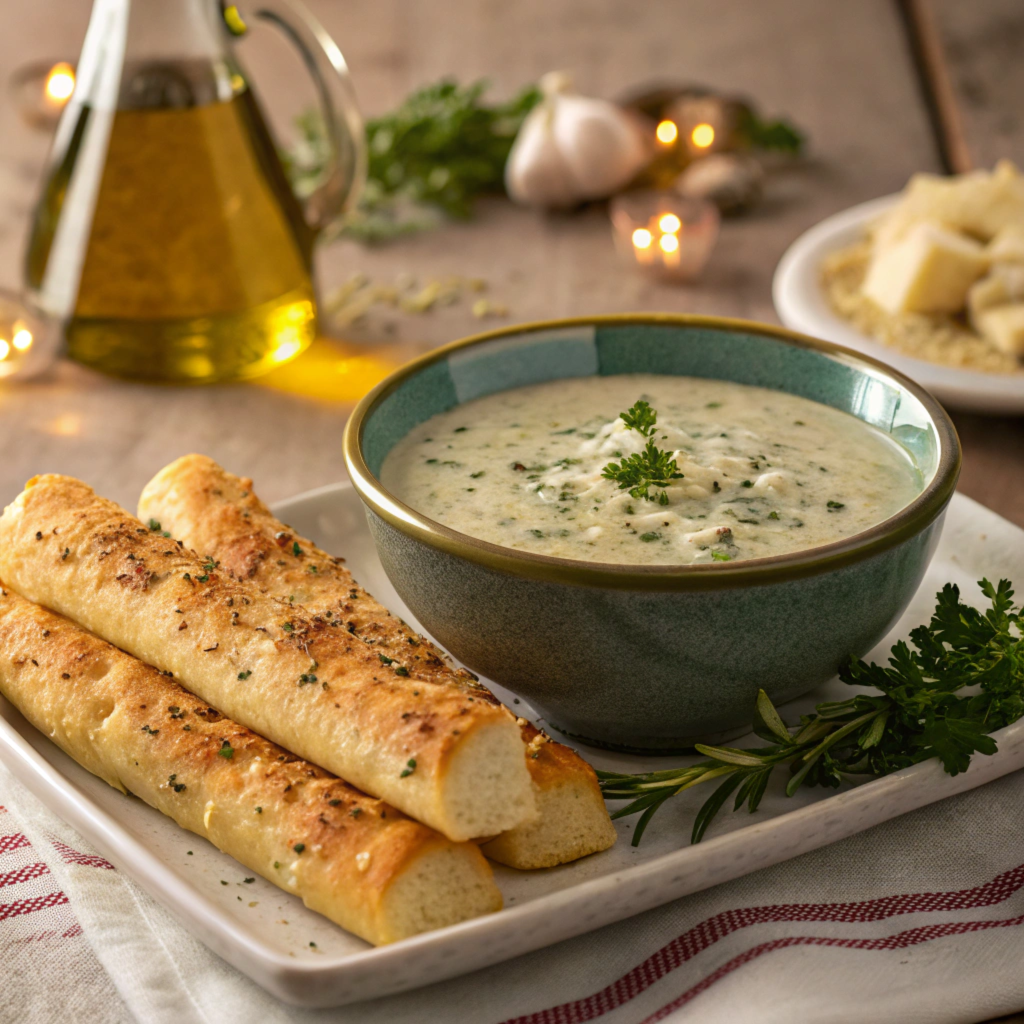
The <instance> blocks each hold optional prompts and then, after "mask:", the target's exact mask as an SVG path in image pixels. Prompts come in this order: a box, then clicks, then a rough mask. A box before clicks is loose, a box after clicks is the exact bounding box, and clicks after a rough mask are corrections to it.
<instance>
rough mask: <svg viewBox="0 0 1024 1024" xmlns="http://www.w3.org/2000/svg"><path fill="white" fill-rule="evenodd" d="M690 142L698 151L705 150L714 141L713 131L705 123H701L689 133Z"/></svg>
mask: <svg viewBox="0 0 1024 1024" xmlns="http://www.w3.org/2000/svg"><path fill="white" fill-rule="evenodd" d="M690 141H691V142H692V143H693V144H694V145H695V146H696V147H697V148H698V149H707V148H708V146H710V145H711V143H712V142H714V141H715V129H714V128H712V127H711V125H709V124H707V123H706V122H702V123H701V124H699V125H697V126H696V127H695V128H694V129H693V131H692V132H690Z"/></svg>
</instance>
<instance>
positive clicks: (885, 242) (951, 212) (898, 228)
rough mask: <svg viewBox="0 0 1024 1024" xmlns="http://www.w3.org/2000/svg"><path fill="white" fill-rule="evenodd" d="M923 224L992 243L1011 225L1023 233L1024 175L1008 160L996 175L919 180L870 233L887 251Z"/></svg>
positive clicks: (981, 172)
mask: <svg viewBox="0 0 1024 1024" xmlns="http://www.w3.org/2000/svg"><path fill="white" fill-rule="evenodd" d="M921 222H933V223H938V224H944V225H946V227H948V228H950V229H951V230H953V231H962V232H964V233H966V234H968V235H972V236H973V237H975V238H980V239H981V240H982V241H984V242H987V241H989V240H990V239H991V238H992V237H993V236H994V235H996V234H997V233H998V232H1000V231H1002V230H1003V229H1004V228H1005V227H1006V226H1007V225H1008V224H1014V225H1016V226H1017V227H1024V175H1022V174H1021V173H1020V171H1018V170H1017V168H1016V167H1014V165H1013V164H1012V163H1010V161H1009V160H1000V161H999V163H998V164H996V166H995V169H994V170H993V171H992V172H991V173H990V172H989V171H984V170H978V171H972V172H971V173H969V174H960V175H956V176H955V177H952V178H945V177H939V176H937V175H934V174H915V175H914V177H913V178H911V179H910V182H909V184H908V185H907V188H906V189H905V190H904V193H903V196H902V198H901V199H900V201H899V203H897V205H896V206H895V207H893V208H892V209H891V210H889V211H888V213H886V214H884V215H883V216H882V217H881V219H880V220H879V221H878V222H877V223H876V224H875V225H873V227H872V234H873V236H874V239H875V241H876V242H877V243H878V244H879V245H881V246H884V247H887V246H889V245H892V244H894V243H896V242H898V241H902V240H903V238H905V237H906V235H907V233H908V231H910V230H911V229H912V228H913V227H914V225H916V224H920V223H921Z"/></svg>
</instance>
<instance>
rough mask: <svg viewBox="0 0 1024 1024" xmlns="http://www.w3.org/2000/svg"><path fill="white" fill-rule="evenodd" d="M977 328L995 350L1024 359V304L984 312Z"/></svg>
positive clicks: (998, 307) (997, 307)
mask: <svg viewBox="0 0 1024 1024" xmlns="http://www.w3.org/2000/svg"><path fill="white" fill-rule="evenodd" d="M977 326H978V330H980V331H981V333H982V335H983V336H984V337H986V338H988V340H989V341H991V342H992V344H993V345H995V346H996V347H997V348H999V349H1002V351H1004V352H1009V354H1010V355H1011V356H1017V357H1018V358H1022V359H1024V302H1014V303H1013V304H1011V305H1008V306H996V307H995V308H994V309H987V310H985V311H984V312H983V313H981V314H980V316H979V317H978V323H977Z"/></svg>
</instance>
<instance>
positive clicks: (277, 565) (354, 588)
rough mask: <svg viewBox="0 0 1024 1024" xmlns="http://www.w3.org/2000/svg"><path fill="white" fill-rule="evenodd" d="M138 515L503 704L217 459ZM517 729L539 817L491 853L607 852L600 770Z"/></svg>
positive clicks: (182, 471) (189, 467) (391, 652)
mask: <svg viewBox="0 0 1024 1024" xmlns="http://www.w3.org/2000/svg"><path fill="white" fill-rule="evenodd" d="M139 518H140V519H143V520H147V521H148V520H151V521H153V522H157V521H159V522H160V523H161V526H162V528H163V529H165V530H167V531H169V532H170V533H171V534H172V536H174V537H177V538H179V539H181V540H184V541H185V543H186V544H188V545H189V546H190V547H192V548H195V550H197V551H199V552H201V553H203V554H208V555H211V556H212V557H214V558H216V559H219V561H220V565H221V568H223V569H226V570H227V571H228V572H230V573H231V574H232V575H234V576H235V577H237V578H239V579H248V580H251V581H252V582H254V583H255V584H257V585H258V586H259V587H260V588H261V589H262V590H263V591H264V592H265V593H267V594H268V595H270V596H271V597H277V598H279V599H282V600H288V601H289V602H291V603H294V604H297V605H301V606H302V607H303V609H304V613H305V614H310V615H312V616H313V617H319V618H320V619H322V620H325V621H326V620H331V619H333V620H335V621H336V620H337V619H338V618H341V619H342V621H343V622H344V625H345V628H346V629H347V630H349V631H350V632H351V633H353V634H354V635H356V636H358V637H360V638H362V639H363V640H365V641H367V642H368V643H371V644H373V645H374V646H375V648H376V649H377V650H378V651H384V652H386V653H387V655H388V656H389V657H395V658H401V657H402V656H403V654H404V653H405V652H407V651H408V650H409V649H410V647H413V649H414V650H415V651H416V653H417V656H416V658H415V659H414V660H413V661H412V662H410V663H409V668H410V672H411V673H412V674H413V676H414V677H415V678H416V679H419V680H423V681H424V682H432V683H438V684H443V683H444V682H445V681H446V680H457V681H458V682H459V683H460V684H461V685H465V686H471V687H473V688H474V689H473V692H474V693H476V694H479V696H480V697H481V698H483V699H486V700H490V701H493V702H495V703H497V698H495V697H494V695H493V694H492V693H491V692H490V691H489V690H487V689H486V688H485V687H484V686H483V685H482V684H480V683H479V682H478V681H477V679H476V677H475V676H474V675H472V674H471V673H469V672H467V671H466V670H465V669H457V668H455V667H453V666H452V665H450V664H449V663H448V662H447V660H446V659H445V656H444V654H443V653H442V652H441V651H440V650H439V649H438V648H437V647H435V646H434V644H432V643H431V642H430V641H429V640H427V639H426V638H425V637H423V636H420V635H419V634H417V633H416V632H415V631H414V630H412V629H410V628H409V627H408V626H407V625H406V624H405V623H404V622H403V621H402V620H401V619H399V618H398V617H397V616H395V615H392V614H391V613H390V612H389V611H388V610H387V609H386V608H385V607H384V606H383V605H381V604H380V603H379V602H378V601H376V600H375V599H374V598H373V597H372V595H370V594H369V593H367V591H365V590H364V589H363V588H362V587H361V586H359V584H358V583H356V581H355V580H354V579H353V577H352V574H351V572H349V570H348V568H347V567H346V566H345V561H344V559H343V558H338V557H335V556H332V555H329V554H327V552H325V551H322V550H321V549H320V548H318V547H317V546H316V545H315V544H314V543H313V542H312V541H311V540H309V539H307V538H305V537H301V536H299V535H298V534H296V533H295V532H294V531H293V530H291V529H290V528H289V527H287V526H285V525H284V524H283V523H282V522H280V521H279V520H278V519H277V518H276V517H275V516H274V514H273V513H272V512H271V511H270V509H269V508H267V506H266V505H265V504H264V503H263V502H262V501H260V499H259V498H258V497H257V495H256V493H255V491H254V490H253V484H252V480H250V479H248V478H245V477H237V476H235V475H234V474H232V473H229V472H227V471H226V470H225V469H223V468H222V467H221V466H220V465H218V464H217V463H216V462H215V461H214V460H213V459H210V458H208V457H207V456H204V455H186V456H184V457H182V458H180V459H178V460H176V461H175V462H173V463H171V465H169V466H167V467H166V468H164V469H163V470H161V471H160V472H159V473H158V474H157V475H156V476H155V477H154V478H153V479H152V480H151V481H150V482H149V484H147V485H146V488H145V489H144V490H143V492H142V496H141V498H140V501H139ZM519 723H520V727H521V731H522V736H523V741H524V742H525V744H526V745H527V749H528V760H527V767H528V768H529V770H530V775H531V777H532V779H533V782H534V788H535V792H536V794H537V798H538V801H539V806H538V810H539V812H540V813H539V814H538V815H537V817H535V818H534V819H533V820H532V821H530V822H527V823H524V824H522V825H520V826H517V827H515V828H513V829H512V830H510V831H507V832H505V833H504V834H503V835H502V836H501V837H500V838H498V839H495V840H493V841H492V842H489V843H487V844H486V845H485V846H484V851H485V852H486V853H487V855H488V856H489V857H492V858H493V859H495V860H498V861H501V862H502V863H504V864H508V865H510V866H511V867H517V868H541V867H553V866H554V865H556V864H562V863H565V862H567V861H570V860H575V859H577V858H579V857H583V856H586V855H587V854H590V853H596V852H598V851H600V850H606V849H608V848H609V847H610V846H612V845H613V843H614V842H615V838H616V835H615V828H614V826H613V825H612V822H611V820H610V818H609V816H608V811H607V809H606V808H605V804H604V800H603V798H602V796H601V791H600V788H599V786H598V783H597V776H596V775H595V773H594V770H593V769H592V768H591V767H590V765H589V764H587V762H586V761H584V760H583V759H582V758H581V757H580V756H579V755H578V754H576V753H575V752H574V751H572V750H570V749H569V748H568V747H566V746H563V745H562V744H560V743H555V742H553V741H551V740H549V739H548V737H547V736H546V735H545V734H543V733H542V732H540V730H538V729H537V728H536V727H535V726H533V725H532V724H531V723H529V722H527V721H526V720H525V719H519Z"/></svg>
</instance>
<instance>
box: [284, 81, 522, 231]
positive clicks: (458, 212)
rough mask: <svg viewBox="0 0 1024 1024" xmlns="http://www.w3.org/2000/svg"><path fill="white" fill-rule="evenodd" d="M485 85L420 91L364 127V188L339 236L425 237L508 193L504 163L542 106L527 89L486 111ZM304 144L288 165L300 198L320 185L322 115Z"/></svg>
mask: <svg viewBox="0 0 1024 1024" xmlns="http://www.w3.org/2000/svg"><path fill="white" fill-rule="evenodd" d="M486 89H487V83H486V82H476V83H475V84H473V85H469V86H460V85H458V84H457V83H455V82H453V81H450V80H447V79H446V80H443V81H441V82H438V83H436V84H434V85H429V86H426V87H425V88H423V89H419V90H417V91H416V92H414V93H413V94H412V95H411V96H409V97H408V98H407V99H406V100H405V101H404V102H403V103H402V105H401V106H400V107H398V109H397V110H394V111H392V112H391V113H390V114H385V115H384V116H383V117H378V118H375V119H373V120H371V121H368V122H367V124H366V143H367V149H368V151H369V165H368V170H367V182H366V188H365V190H364V192H363V196H362V198H361V200H360V202H359V207H358V209H357V210H355V211H354V212H353V213H352V214H351V215H350V216H349V217H348V218H347V220H346V222H345V223H344V224H343V225H342V228H341V230H342V232H343V233H345V234H348V235H351V236H354V237H357V238H360V239H362V240H364V241H379V240H382V239H385V238H390V237H393V236H395V235H401V234H408V233H409V232H411V231H419V230H423V229H424V228H426V227H430V226H432V225H433V224H435V223H436V222H437V221H438V220H439V215H445V216H448V217H454V218H457V219H464V218H466V217H469V216H470V215H471V213H472V209H473V201H474V200H475V199H476V198H477V197H478V196H480V195H483V194H485V193H489V192H501V191H503V189H504V173H505V161H506V160H507V159H508V154H509V150H510V149H511V148H512V143H513V142H514V141H515V137H516V133H517V132H518V131H519V126H520V125H521V124H522V123H523V118H524V117H526V115H527V114H528V113H529V112H530V110H532V109H533V107H534V106H535V105H536V103H537V102H538V101H539V99H540V92H539V90H538V89H537V88H536V87H535V86H532V85H531V86H528V87H527V88H526V89H524V90H522V92H520V93H519V94H518V95H517V96H515V97H514V98H513V99H511V100H509V101H508V102H507V103H498V104H494V105H489V104H486V103H484V102H483V100H482V97H483V94H484V92H485V91H486ZM296 124H297V127H298V129H299V133H300V138H299V142H298V143H297V145H296V146H295V147H294V149H293V150H292V151H291V152H290V153H288V154H286V156H285V162H286V165H287V167H288V169H289V173H290V175H291V178H292V184H293V186H294V187H295V190H296V192H297V193H298V194H299V195H308V194H310V192H312V191H313V189H315V188H316V187H317V185H318V184H319V182H320V181H321V180H322V178H323V173H324V168H325V166H326V163H327V159H328V153H329V149H328V145H327V139H326V133H325V132H324V127H323V121H322V119H321V117H320V114H319V112H318V111H308V112H306V113H304V114H303V115H301V116H300V117H299V118H298V120H297V122H296Z"/></svg>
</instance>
